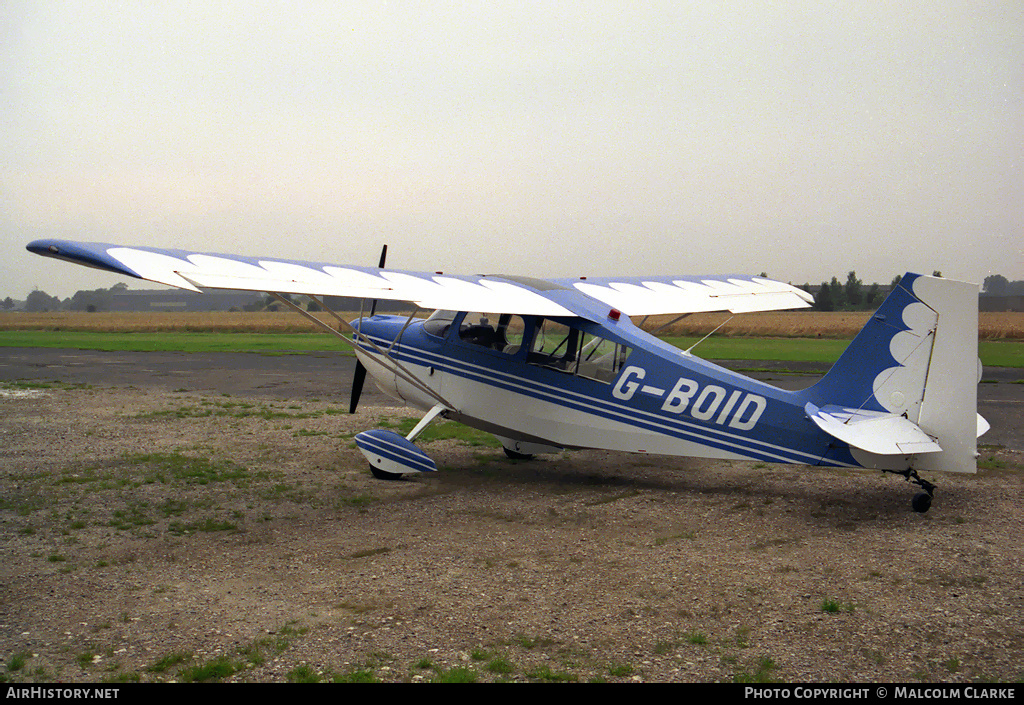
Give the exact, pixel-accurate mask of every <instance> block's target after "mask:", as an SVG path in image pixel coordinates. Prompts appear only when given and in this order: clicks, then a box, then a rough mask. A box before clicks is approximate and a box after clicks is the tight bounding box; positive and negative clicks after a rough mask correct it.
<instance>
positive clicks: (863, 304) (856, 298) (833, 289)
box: [800, 271, 938, 311]
mask: <svg viewBox="0 0 1024 705" xmlns="http://www.w3.org/2000/svg"><path fill="white" fill-rule="evenodd" d="M937 274H938V273H937ZM900 279H901V277H900V276H899V275H897V276H895V277H893V279H892V281H891V282H889V285H888V286H887V287H883V286H882V285H880V284H877V283H876V284H871V285H870V286H868V287H865V286H864V282H862V281H861V280H860V279H858V278H857V273H856V272H853V271H851V272H849V273H848V274H847V275H846V281H845V282H841V281H839V278H838V277H832V281H830V282H822V283H821V286H820V287H818V290H817V291H814V287H812V286H811V285H810V284H804V285H803V286H802V287H800V288H801V289H803V290H804V291H806V292H807V293H809V294H812V295H813V296H814V307H815V308H817V309H818V310H819V311H871V310H874V309H876V308H878V307H879V305H880V304H881V303H882V299H884V298H885V295H886V294H888V293H889V292H890V291H892V289H893V287H895V286H896V285H897V284H899V283H900Z"/></svg>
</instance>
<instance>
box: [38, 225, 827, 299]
mask: <svg viewBox="0 0 1024 705" xmlns="http://www.w3.org/2000/svg"><path fill="white" fill-rule="evenodd" d="M28 249H29V251H31V252H34V253H36V254H38V255H43V256H46V257H54V258H57V259H63V260H66V261H69V262H74V263H76V264H81V265H85V266H89V267H96V268H98V269H104V270H107V271H110V272H115V273H118V274H124V275H127V276H131V277H137V278H139V279H146V280H148V281H153V282H158V283H160V284H167V285H169V286H175V287H179V288H181V289H188V290H190V291H200V290H201V289H234V290H241V291H268V292H277V293H282V294H309V295H313V296H347V297H353V298H371V299H389V300H396V301H411V302H413V303H415V304H416V305H417V306H419V307H420V308H425V309H450V310H456V311H459V310H466V309H467V308H471V309H472V310H475V311H501V312H505V313H518V314H523V315H540V316H576V315H583V314H581V312H580V310H579V307H578V306H574V305H573V304H574V302H578V301H580V295H583V300H591V303H592V302H593V300H596V301H598V302H601V303H603V304H606V305H608V306H609V307H612V308H616V309H618V310H619V311H621V312H622V313H624V314H626V315H627V316H644V315H654V314H682V313H696V312H700V311H732V312H733V313H740V312H747V311H771V310H778V309H788V308H801V307H806V306H809V305H810V303H812V302H813V298H812V297H811V295H810V294H808V293H806V292H804V291H801V290H800V289H797V288H796V287H793V286H790V285H789V284H783V283H781V282H776V281H772V280H770V279H764V278H761V277H748V276H740V275H735V276H707V277H693V276H680V277H618V278H600V279H587V278H580V279H558V280H553V281H545V280H540V279H531V278H528V277H516V276H504V275H472V276H458V275H446V274H442V273H440V272H406V271H398V270H391V269H380V268H377V267H358V266H350V265H335V264H327V263H322V262H305V261H296V260H283V259H278V258H271V257H242V256H237V255H223V254H212V253H202V252H188V251H184V250H167V249H160V248H153V247H125V246H121V245H112V244H105V243H95V242H92V243H83V242H70V241H66V240H53V239H46V240H36V241H34V242H32V243H30V244H29V245H28Z"/></svg>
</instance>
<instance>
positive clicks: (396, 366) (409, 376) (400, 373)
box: [269, 291, 455, 411]
mask: <svg viewBox="0 0 1024 705" xmlns="http://www.w3.org/2000/svg"><path fill="white" fill-rule="evenodd" d="M269 293H270V295H271V296H273V297H274V298H275V299H277V300H278V301H280V302H281V303H283V304H284V305H286V306H288V308H290V309H292V310H293V311H296V312H298V313H300V314H302V315H303V316H305V317H306V318H308V319H309V320H310V321H312V322H313V323H315V324H316V325H318V326H319V327H321V328H323V329H324V330H326V331H328V332H329V333H331V335H334V336H336V337H338V338H341V339H342V340H344V341H345V342H346V343H347V342H349V340H348V338H346V337H345V336H344V335H342V334H341V332H340V331H337V330H335V329H334V328H331V327H330V326H329V325H327V324H326V323H324V322H323V321H321V320H320V319H319V318H317V317H316V316H314V315H312V314H311V313H309V312H308V311H304V310H302V309H301V308H300V307H298V306H296V305H295V304H294V303H292V302H291V301H289V300H288V299H286V298H285V297H284V296H282V295H281V294H279V293H277V292H276V291H271V292H269ZM308 298H309V299H310V300H312V301H316V302H317V304H319V305H320V306H323V308H324V310H325V311H327V312H328V313H330V314H331V315H332V316H334V318H335V319H336V320H337V321H338V324H339V325H340V326H344V327H345V328H347V329H348V330H350V331H351V332H352V333H353V334H354V335H355V336H356V337H358V338H359V340H360V341H362V342H365V343H366V344H367V345H369V346H370V347H371V348H373V349H374V350H375V351H376V352H377V354H378V355H380V357H381V359H380V363H381V364H382V365H384V366H385V367H388V368H389V369H390V370H391V371H392V372H394V373H395V376H396V377H400V378H402V379H403V380H405V381H406V382H408V383H409V384H411V385H412V386H414V387H416V388H417V389H419V390H420V391H421V392H423V393H424V394H427V395H428V396H431V397H433V398H434V399H436V400H437V401H439V402H441V404H443V405H444V406H445V408H447V409H451V410H452V411H454V410H455V407H454V406H453V405H452V404H451V402H449V401H448V400H447V399H445V398H444V397H442V396H441V395H440V394H438V393H437V392H435V391H434V390H433V389H431V388H430V387H429V386H427V385H426V384H424V383H423V382H422V381H420V379H419V378H418V377H416V375H414V374H413V373H412V372H410V371H409V370H408V369H406V368H405V366H403V365H402V363H400V362H398V361H397V360H395V359H394V358H392V357H390V356H389V354H388V353H389V352H390V348H389V349H388V350H387V351H385V350H381V349H380V347H379V346H378V345H377V344H376V343H374V342H373V341H372V340H370V339H369V338H368V337H367V336H365V335H363V334H362V333H361V332H360V331H359V330H357V329H356V328H353V327H352V324H350V323H349V322H348V321H346V320H345V319H343V318H342V317H341V316H339V315H338V314H337V313H335V312H334V311H332V310H331V309H329V308H328V307H327V306H326V305H325V304H324V302H323V301H321V300H319V299H317V298H316V297H314V296H309V297H308ZM385 360H387V361H389V362H390V365H389V364H388V363H387V362H385Z"/></svg>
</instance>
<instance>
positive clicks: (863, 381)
mask: <svg viewBox="0 0 1024 705" xmlns="http://www.w3.org/2000/svg"><path fill="white" fill-rule="evenodd" d="M807 392H808V395H809V397H808V398H809V399H810V400H811V401H813V402H814V403H815V404H822V405H823V404H830V405H837V406H842V407H848V408H853V409H860V410H863V411H875V412H883V413H890V414H896V415H898V416H903V417H905V418H907V419H909V420H910V421H912V422H913V423H915V424H916V425H917V426H919V427H920V428H921V429H922V430H923V431H924V432H925V433H927V434H928V435H929V436H931V437H932V438H933V439H934V440H935V441H936V442H937V443H938V444H939V445H940V446H941V447H942V451H940V452H935V453H927V454H921V455H919V456H916V457H915V458H913V459H912V461H911V460H908V459H905V458H903V457H891V456H889V457H883V458H877V457H876V458H872V459H865V460H869V462H865V463H864V464H865V465H869V466H875V467H888V466H889V465H902V467H903V468H905V467H906V466H907V464H908V463H911V462H912V464H913V466H914V467H915V468H918V469H926V470H947V471H955V472H975V470H976V467H977V466H976V454H977V431H978V427H979V424H978V415H977V404H978V402H977V399H978V287H977V285H975V284H968V283H966V282H958V281H953V280H950V279H943V278H940V277H927V276H921V275H917V274H906V275H905V276H904V277H903V279H902V280H900V283H899V285H898V286H896V288H895V289H893V291H892V293H890V294H889V296H888V297H887V298H886V299H885V301H884V302H883V303H882V305H881V307H880V308H879V309H878V311H876V312H875V314H874V315H873V316H872V317H871V319H870V320H869V321H868V323H867V324H866V325H865V326H864V328H863V329H862V330H861V332H860V333H859V334H858V335H857V337H856V338H854V340H853V342H852V343H851V344H850V347H848V348H847V349H846V351H845V352H844V353H843V355H842V356H841V357H840V358H839V360H838V361H836V364H835V365H834V366H833V367H832V369H831V370H829V372H828V374H826V375H825V376H824V377H823V378H822V379H821V381H820V382H818V384H816V385H814V386H813V387H811V388H810V389H809V390H807ZM855 455H860V453H856V452H855Z"/></svg>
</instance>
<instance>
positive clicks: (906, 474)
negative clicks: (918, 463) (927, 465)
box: [882, 468, 935, 514]
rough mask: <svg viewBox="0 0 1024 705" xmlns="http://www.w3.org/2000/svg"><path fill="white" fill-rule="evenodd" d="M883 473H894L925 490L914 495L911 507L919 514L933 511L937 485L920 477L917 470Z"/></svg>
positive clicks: (908, 469)
mask: <svg viewBox="0 0 1024 705" xmlns="http://www.w3.org/2000/svg"><path fill="white" fill-rule="evenodd" d="M882 472H888V473H892V474H893V475H902V476H903V478H904V479H905V480H906V481H907V482H912V483H913V484H915V485H917V486H918V487H920V488H921V489H922V490H924V492H918V493H917V494H916V495H914V498H913V499H912V500H910V506H911V507H913V509H914V511H915V512H917V513H918V514H924V513H925V512H927V511H928V510H929V509H931V506H932V499H934V498H935V485H934V484H933V483H931V482H928V480H926V479H924V478H923V477H921V476H920V475H918V474H917V470H915V469H914V468H907V469H906V470H903V471H899V470H883V471H882Z"/></svg>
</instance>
